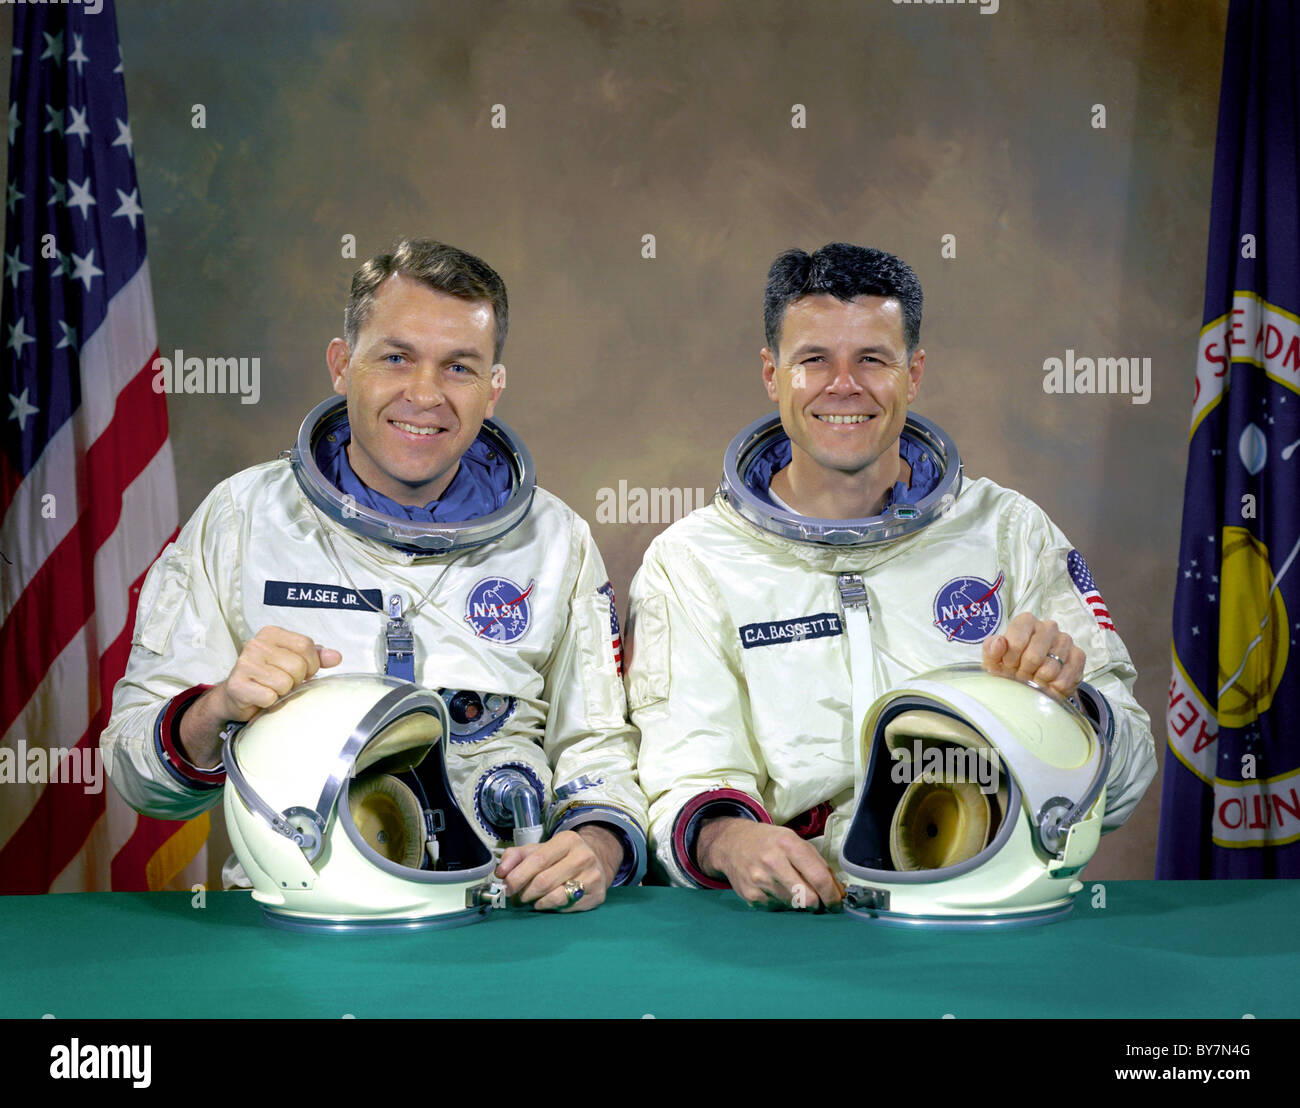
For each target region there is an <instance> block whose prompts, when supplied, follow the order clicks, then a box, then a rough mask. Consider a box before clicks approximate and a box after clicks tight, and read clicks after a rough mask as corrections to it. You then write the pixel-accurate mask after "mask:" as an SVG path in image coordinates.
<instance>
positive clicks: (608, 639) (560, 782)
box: [543, 516, 646, 885]
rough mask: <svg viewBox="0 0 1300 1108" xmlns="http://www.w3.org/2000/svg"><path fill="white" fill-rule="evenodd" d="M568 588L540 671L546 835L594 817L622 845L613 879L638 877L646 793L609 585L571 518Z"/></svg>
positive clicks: (590, 543)
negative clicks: (556, 636) (544, 705)
mask: <svg viewBox="0 0 1300 1108" xmlns="http://www.w3.org/2000/svg"><path fill="white" fill-rule="evenodd" d="M571 550H572V552H573V553H572V556H573V560H574V563H575V564H574V568H575V574H574V586H573V590H572V593H571V595H570V597H569V600H568V619H567V622H566V624H565V627H564V631H563V633H562V635H561V638H560V641H559V644H558V646H557V648H556V650H555V652H554V654H553V656H552V658H551V660H550V664H549V666H548V668H547V670H546V671H545V672H544V674H543V677H544V679H545V683H546V685H545V687H546V693H545V695H546V699H547V702H548V704H549V705H550V707H549V713H548V717H547V720H546V743H545V745H546V755H547V757H548V759H549V761H550V764H551V766H552V767H553V771H552V782H553V787H554V801H553V802H552V804H551V805H550V807H549V810H548V812H547V826H548V828H549V830H550V834H552V835H554V834H556V833H558V832H560V831H565V830H573V829H576V828H578V827H580V826H581V825H583V824H586V823H599V824H601V825H602V826H604V827H605V828H606V829H608V830H610V831H612V832H613V833H614V834H615V835H616V836H617V837H618V838H619V839H620V840H621V841H622V843H623V865H622V867H621V869H620V870H619V873H618V874H617V876H616V879H615V882H614V883H615V884H616V885H635V884H638V883H639V882H640V881H641V878H642V877H643V876H644V875H645V867H646V798H645V794H644V793H643V792H642V791H641V786H640V783H639V782H638V779H637V733H636V729H635V728H634V727H633V726H632V725H631V724H630V723H629V722H628V719H627V700H626V697H625V694H624V691H623V681H622V676H621V666H620V660H621V652H622V644H621V639H620V637H619V631H618V611H617V606H616V603H615V599H614V590H613V588H612V586H611V585H610V582H609V578H608V576H607V574H606V573H605V565H604V563H603V561H602V560H601V557H600V551H599V550H597V549H596V543H595V540H593V538H592V537H591V531H590V529H589V528H588V526H587V524H586V523H585V522H584V521H583V520H582V519H581V518H579V517H578V516H573V517H572V532H571Z"/></svg>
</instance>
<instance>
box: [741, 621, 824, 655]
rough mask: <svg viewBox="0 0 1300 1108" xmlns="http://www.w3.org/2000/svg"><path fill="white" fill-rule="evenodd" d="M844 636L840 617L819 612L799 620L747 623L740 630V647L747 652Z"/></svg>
mask: <svg viewBox="0 0 1300 1108" xmlns="http://www.w3.org/2000/svg"><path fill="white" fill-rule="evenodd" d="M842 634H844V627H843V625H842V624H841V623H840V617H839V616H837V615H836V614H835V613H834V612H818V613H817V614H816V615H811V616H802V617H800V618H799V619H777V620H772V621H771V622H769V623H746V624H745V625H744V626H743V627H741V628H740V645H741V646H743V647H744V648H745V649H746V650H750V649H752V648H753V647H755V646H775V645H777V644H778V643H789V642H800V641H802V640H804V639H824V638H826V637H827V636H829V635H842Z"/></svg>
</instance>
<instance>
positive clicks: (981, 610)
mask: <svg viewBox="0 0 1300 1108" xmlns="http://www.w3.org/2000/svg"><path fill="white" fill-rule="evenodd" d="M1005 577H1006V575H1005V574H1003V573H999V574H998V579H997V580H996V581H993V582H991V583H990V582H988V581H985V580H984V579H983V578H982V577H954V578H953V579H952V580H951V581H949V582H948V583H947V584H946V585H944V586H942V587H941V588H940V589H939V591H938V592H937V593H935V594H934V625H935V626H936V627H937V628H939V630H940V631H942V632H943V634H944V637H945V638H946V639H947V640H948V641H949V642H954V641H955V642H964V643H978V642H983V641H984V640H985V639H987V638H988V637H989V636H990V635H991V634H993V632H994V631H996V630H997V629H998V624H999V623H1000V622H1001V621H1002V599H1001V597H999V596H998V591H999V590H1000V589H1001V588H1002V582H1003V580H1004V579H1005Z"/></svg>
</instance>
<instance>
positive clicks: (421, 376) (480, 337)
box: [325, 275, 505, 507]
mask: <svg viewBox="0 0 1300 1108" xmlns="http://www.w3.org/2000/svg"><path fill="white" fill-rule="evenodd" d="M493 329H494V319H493V314H492V305H491V304H490V303H488V302H487V301H484V300H462V299H460V298H459V297H455V296H451V295H448V294H447V293H443V292H437V291H435V290H433V289H431V288H429V287H428V286H426V285H423V284H421V283H420V282H418V281H413V280H411V279H409V278H407V277H403V276H400V275H395V276H392V277H390V278H388V279H387V280H386V281H385V282H384V283H383V284H382V285H381V286H380V287H379V290H378V291H377V292H376V294H375V298H374V304H373V307H372V310H371V312H370V315H369V317H368V318H367V320H366V322H365V324H364V325H363V326H362V327H361V329H360V331H359V333H358V334H357V341H356V349H354V350H350V349H349V347H348V345H347V343H346V342H344V341H343V340H342V339H335V340H334V341H333V342H331V343H330V345H329V349H328V350H327V351H326V354H325V358H326V361H327V362H328V363H329V369H330V376H331V377H332V378H333V381H334V391H335V392H336V393H338V394H339V395H340V396H346V397H347V400H348V422H349V424H350V426H351V430H352V442H351V443H350V444H349V445H348V461H349V462H350V463H351V464H352V468H353V470H354V471H355V472H356V475H357V476H358V477H360V478H361V480H362V481H363V482H365V484H366V485H368V486H369V487H370V488H372V489H374V490H375V491H376V492H378V493H382V494H383V495H384V496H387V497H389V498H390V499H392V500H395V501H397V502H398V503H399V504H405V505H412V506H420V507H423V506H424V505H425V504H427V503H428V502H429V501H431V500H436V499H437V498H438V497H440V496H441V495H442V494H443V492H444V491H445V490H446V488H447V486H448V485H449V484H450V483H451V479H452V478H453V477H454V476H455V475H456V470H457V467H458V466H459V465H460V458H461V455H462V454H464V453H465V451H466V450H467V449H468V448H469V445H470V444H471V443H472V442H473V441H474V439H475V437H476V436H477V435H478V432H479V429H480V428H481V427H482V425H483V420H484V419H485V418H486V417H487V416H490V415H491V414H492V412H493V410H494V409H495V407H496V402H497V400H498V399H499V398H500V396H501V391H502V389H503V388H504V387H505V386H504V383H503V381H501V380H500V379H498V380H497V381H496V383H494V378H493V372H492V370H493V362H492V354H493V343H494V330H493ZM500 376H503V375H500Z"/></svg>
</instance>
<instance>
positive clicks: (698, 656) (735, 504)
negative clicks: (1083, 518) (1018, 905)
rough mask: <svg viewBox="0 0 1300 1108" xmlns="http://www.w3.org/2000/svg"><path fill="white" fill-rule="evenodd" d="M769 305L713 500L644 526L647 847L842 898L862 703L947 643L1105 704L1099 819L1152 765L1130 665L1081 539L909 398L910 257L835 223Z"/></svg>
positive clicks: (640, 623) (679, 861) (641, 651)
mask: <svg viewBox="0 0 1300 1108" xmlns="http://www.w3.org/2000/svg"><path fill="white" fill-rule="evenodd" d="M764 314H765V324H766V340H767V346H766V347H765V348H764V350H763V351H762V359H763V382H764V384H765V385H766V387H767V391H768V395H769V397H770V398H771V399H772V401H773V402H775V403H776V404H777V405H778V408H779V417H778V416H773V417H767V418H765V419H761V420H758V421H757V422H755V423H754V424H752V425H751V426H750V427H748V428H746V429H745V430H744V431H743V432H741V434H740V435H738V436H737V437H736V439H735V440H733V442H732V444H731V446H730V448H729V449H728V451H727V455H726V459H725V463H724V477H723V482H722V487H721V489H720V490H719V493H718V496H717V497H716V498H715V499H714V501H713V503H712V504H710V505H709V506H707V507H705V508H702V509H700V510H698V511H696V512H694V513H692V514H691V515H689V516H687V517H686V518H685V519H683V520H681V521H679V522H678V523H676V524H674V525H673V526H672V527H670V528H669V529H668V530H667V531H665V532H664V533H663V534H661V535H660V536H658V537H657V538H656V539H655V540H654V542H653V543H651V545H650V547H649V549H648V550H647V552H646V555H645V559H644V562H643V564H642V566H641V569H640V570H639V571H638V573H637V575H636V577H635V579H634V580H633V583H632V591H631V613H630V617H629V625H628V647H629V657H628V672H627V677H626V684H627V690H628V699H629V704H630V707H631V709H632V718H633V722H635V723H636V724H637V726H638V728H639V729H640V731H641V748H640V760H639V768H640V774H641V784H642V787H643V788H644V789H645V792H646V795H647V796H648V797H649V799H650V847H651V852H652V855H653V856H654V857H655V858H656V859H657V861H658V863H659V865H660V866H662V868H663V869H664V870H665V871H666V873H667V875H668V877H669V879H670V880H671V881H672V882H673V883H674V884H680V885H688V886H696V887H701V886H702V887H710V888H725V887H727V886H728V885H730V886H731V887H732V888H734V889H735V891H736V892H737V893H738V894H739V895H740V896H742V897H743V898H744V899H745V900H747V901H748V902H750V903H751V904H755V905H762V906H769V907H780V906H783V905H787V906H788V905H794V906H797V907H804V908H812V909H816V908H819V907H822V906H824V907H828V908H834V907H837V906H838V905H839V903H840V899H841V893H842V889H841V887H840V884H839V881H838V878H837V873H836V866H837V859H838V852H839V848H840V845H841V843H842V841H843V839H844V835H845V831H846V829H847V827H848V825H849V821H850V820H851V818H852V815H853V808H852V802H853V796H854V783H855V774H856V776H857V777H859V778H860V777H861V772H862V771H861V767H858V766H855V755H856V754H858V753H859V752H858V751H857V750H855V746H856V740H857V734H858V728H859V726H860V724H861V721H862V719H863V717H864V715H865V711H866V708H867V706H869V705H870V703H871V702H872V701H873V700H874V699H875V698H876V697H878V696H879V695H880V694H881V693H883V692H885V691H886V690H887V689H888V688H890V687H891V686H892V685H895V684H897V683H899V682H900V681H902V680H904V679H906V678H909V677H912V676H915V675H916V674H918V673H921V672H923V671H927V670H930V669H933V668H936V667H939V666H946V665H950V664H955V663H961V662H982V663H983V665H984V667H985V668H986V669H989V670H991V671H995V672H1002V673H1006V674H1008V675H1017V676H1019V677H1021V678H1027V679H1031V680H1033V681H1036V682H1038V683H1040V684H1042V685H1046V686H1050V687H1051V688H1052V689H1053V690H1055V691H1057V692H1058V693H1060V694H1061V695H1063V696H1066V697H1070V696H1075V695H1076V693H1079V694H1082V693H1084V692H1085V691H1086V692H1087V694H1088V695H1090V696H1100V697H1101V698H1103V699H1104V700H1105V702H1106V706H1108V707H1109V709H1110V712H1111V715H1112V716H1113V719H1114V743H1113V749H1112V756H1113V761H1112V764H1111V770H1110V774H1109V777H1108V781H1107V795H1106V810H1105V817H1104V821H1103V827H1104V828H1105V829H1107V830H1111V829H1114V828H1115V827H1118V826H1119V825H1120V824H1121V823H1123V821H1124V820H1125V819H1126V818H1127V817H1128V815H1129V813H1130V812H1131V811H1132V810H1133V808H1134V806H1135V805H1136V804H1137V802H1138V800H1139V799H1140V798H1141V796H1142V793H1143V792H1144V791H1145V789H1146V787H1147V785H1148V784H1149V783H1150V781H1151V779H1152V777H1153V776H1154V773H1155V749H1154V743H1153V740H1152V736H1151V731H1150V722H1149V719H1148V717H1147V714H1146V713H1145V712H1144V711H1143V710H1142V708H1141V707H1140V706H1139V705H1138V704H1137V702H1136V701H1135V700H1134V697H1133V683H1134V680H1135V678H1136V672H1135V670H1134V668H1133V664H1132V662H1131V661H1130V659H1129V656H1128V653H1127V651H1126V650H1125V648H1124V644H1123V643H1122V642H1121V641H1120V638H1119V636H1118V635H1117V634H1116V632H1115V628H1114V624H1113V623H1112V621H1111V618H1110V615H1109V613H1108V612H1107V611H1106V609H1105V606H1104V603H1103V601H1102V599H1101V596H1100V593H1099V592H1098V591H1097V588H1096V584H1095V582H1093V580H1092V578H1091V575H1090V573H1089V571H1088V567H1087V563H1086V561H1085V560H1084V558H1083V555H1082V554H1080V553H1079V552H1078V551H1077V550H1075V549H1074V548H1073V547H1072V546H1071V544H1070V542H1069V541H1068V540H1067V539H1066V537H1065V536H1064V535H1063V534H1062V533H1061V531H1060V530H1059V529H1058V528H1057V527H1056V526H1055V525H1054V524H1053V523H1052V521H1051V520H1050V519H1048V518H1047V516H1046V515H1045V514H1044V513H1043V511H1042V510H1041V509H1040V508H1039V507H1038V506H1037V505H1035V504H1034V503H1032V502H1031V501H1029V500H1028V499H1026V498H1025V497H1023V496H1021V495H1019V494H1018V493H1015V492H1012V491H1011V490H1009V489H1004V488H1000V487H999V486H998V485H996V484H994V483H993V482H992V481H989V480H987V479H985V478H979V479H976V480H968V481H964V482H963V480H962V474H961V466H960V460H959V457H958V454H957V449H956V445H955V444H954V443H953V441H952V440H951V439H950V438H949V437H948V436H947V435H946V434H944V432H943V431H942V430H940V429H939V428H938V427H936V426H935V425H934V424H933V423H930V422H929V421H927V420H924V419H921V418H920V417H917V416H914V415H909V413H908V405H909V404H910V403H911V402H912V401H913V400H915V399H916V396H917V391H918V389H919V387H920V384H921V378H922V374H923V372H924V369H925V352H924V351H923V350H921V349H920V348H919V345H918V344H919V335H920V324H921V287H920V283H919V281H918V280H917V278H916V275H915V274H914V273H913V272H912V270H911V269H910V268H909V267H908V266H907V265H906V264H905V263H903V262H902V261H900V260H899V259H897V258H895V257H893V256H892V255H889V254H885V253H883V252H881V251H878V250H872V249H865V248H862V247H857V246H850V245H847V244H843V243H834V244H830V245H828V246H825V247H823V248H822V249H821V250H818V251H817V252H816V253H815V254H812V255H809V254H807V253H804V252H803V251H797V250H795V251H788V252H787V253H785V254H783V255H781V256H780V257H779V258H777V260H776V262H775V263H774V264H773V266H772V268H771V271H770V273H769V276H768V285H767V291H766V296H765V312H764ZM1085 679H1086V681H1087V683H1088V684H1087V685H1084V686H1083V688H1082V689H1081V688H1080V683H1081V681H1084V680H1085ZM1088 686H1091V688H1089V687H1088ZM1094 690H1095V691H1094ZM858 760H860V758H859V759H858Z"/></svg>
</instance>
